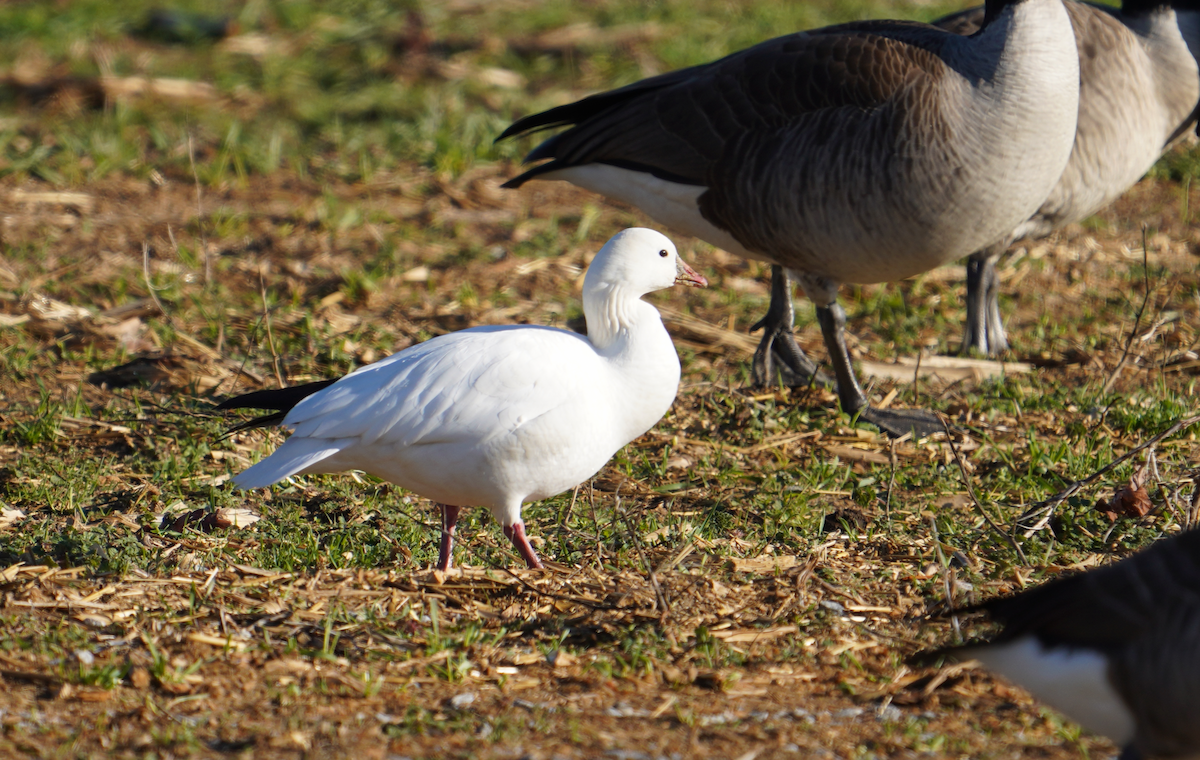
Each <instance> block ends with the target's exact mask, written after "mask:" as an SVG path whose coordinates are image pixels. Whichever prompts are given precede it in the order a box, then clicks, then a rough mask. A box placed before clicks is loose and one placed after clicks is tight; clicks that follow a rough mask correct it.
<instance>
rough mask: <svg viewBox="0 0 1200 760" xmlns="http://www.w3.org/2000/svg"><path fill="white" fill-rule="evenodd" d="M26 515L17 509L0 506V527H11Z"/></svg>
mask: <svg viewBox="0 0 1200 760" xmlns="http://www.w3.org/2000/svg"><path fill="white" fill-rule="evenodd" d="M26 517H28V515H26V514H25V513H24V512H22V511H21V510H19V509H10V508H9V507H0V528H11V527H12V526H13V525H15V524H16V523H18V522H20V521H21V520H24V519H25V518H26Z"/></svg>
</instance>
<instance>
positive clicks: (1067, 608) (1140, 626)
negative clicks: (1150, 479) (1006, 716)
mask: <svg viewBox="0 0 1200 760" xmlns="http://www.w3.org/2000/svg"><path fill="white" fill-rule="evenodd" d="M974 609H982V610H986V611H987V612H988V613H989V614H990V615H991V617H992V618H993V619H994V620H996V621H998V622H1000V623H1002V624H1003V625H1004V630H1003V632H1002V633H1000V635H999V636H997V637H996V638H995V639H994V640H993V641H990V642H987V643H982V644H969V645H967V646H963V647H956V648H953V649H948V650H943V651H942V652H940V653H938V654H942V655H945V656H948V657H949V658H951V659H954V660H960V661H961V660H972V659H978V660H979V661H981V662H982V663H983V664H984V665H986V666H987V667H989V668H991V669H992V670H995V671H996V672H997V673H1000V674H1001V675H1003V676H1004V677H1006V678H1008V679H1009V680H1011V681H1013V682H1015V683H1018V684H1020V685H1021V686H1023V687H1025V688H1026V689H1028V690H1029V691H1030V692H1031V693H1033V695H1034V696H1036V697H1038V698H1039V699H1042V700H1044V701H1045V702H1047V703H1048V704H1050V705H1052V706H1054V707H1056V708H1057V709H1059V710H1061V711H1062V712H1063V713H1065V714H1066V715H1067V716H1068V717H1070V718H1071V719H1072V720H1075V721H1076V722H1078V723H1079V724H1080V725H1082V726H1083V727H1084V728H1087V729H1088V730H1090V731H1092V732H1094V733H1097V734H1101V735H1103V736H1107V737H1108V738H1110V739H1112V740H1113V742H1115V743H1116V744H1117V745H1118V746H1120V747H1123V748H1124V751H1123V752H1122V753H1121V758H1122V760H1133V758H1144V759H1146V760H1148V759H1149V758H1187V757H1190V758H1200V530H1192V531H1188V532H1186V533H1182V534H1180V535H1177V536H1174V537H1172V538H1167V539H1164V540H1161V541H1159V542H1158V543H1156V544H1154V545H1153V546H1151V547H1150V548H1149V549H1146V550H1145V551H1143V552H1140V553H1139V554H1136V555H1134V556H1132V557H1130V558H1128V559H1126V560H1123V561H1121V562H1117V563H1116V564H1113V565H1109V566H1107V567H1104V568H1100V569H1099V570H1093V571H1091V572H1086V573H1082V574H1079V575H1075V576H1072V577H1069V578H1063V579H1059V580H1055V581H1051V582H1050V583H1047V584H1045V585H1043V586H1039V587H1037V588H1035V589H1032V590H1030V591H1025V592H1022V593H1020V594H1016V595H1014V596H1009V597H1004V598H1000V599H993V600H992V601H990V602H985V603H983V604H982V605H980V606H979V607H978V608H974ZM968 611H970V610H968Z"/></svg>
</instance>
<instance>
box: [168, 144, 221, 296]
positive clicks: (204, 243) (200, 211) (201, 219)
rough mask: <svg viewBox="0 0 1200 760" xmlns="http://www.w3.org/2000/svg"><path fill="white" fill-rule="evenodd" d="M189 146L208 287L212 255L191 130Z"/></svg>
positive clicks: (210, 277) (201, 247)
mask: <svg viewBox="0 0 1200 760" xmlns="http://www.w3.org/2000/svg"><path fill="white" fill-rule="evenodd" d="M187 146H188V163H190V164H191V166H192V179H193V180H194V181H195V184H196V229H197V230H199V231H200V249H201V250H202V251H203V252H204V287H206V288H207V287H211V286H212V257H211V256H209V255H208V240H207V239H205V237H204V210H203V207H202V206H201V205H200V174H199V173H198V172H197V171H196V150H195V147H194V146H193V145H192V133H191V132H188V142H187ZM167 229H168V230H169V229H170V228H169V227H168V228H167ZM172 242H174V241H172Z"/></svg>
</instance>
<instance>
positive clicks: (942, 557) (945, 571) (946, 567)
mask: <svg viewBox="0 0 1200 760" xmlns="http://www.w3.org/2000/svg"><path fill="white" fill-rule="evenodd" d="M929 528H930V530H931V532H932V533H933V548H934V550H935V551H937V556H938V565H939V566H940V567H941V568H942V587H943V588H944V589H945V592H946V611H947V613H948V614H949V615H950V623H951V625H953V626H954V640H955V641H956V642H961V641H962V631H961V630H959V627H958V616H957V615H955V614H954V586H952V585H951V584H950V563H949V562H947V561H946V554H945V553H944V552H943V551H942V539H941V537H940V536H938V529H937V516H936V515H934V516H932V517H930V518H929Z"/></svg>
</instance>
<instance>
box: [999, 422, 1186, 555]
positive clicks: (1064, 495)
mask: <svg viewBox="0 0 1200 760" xmlns="http://www.w3.org/2000/svg"><path fill="white" fill-rule="evenodd" d="M1197 422H1200V414H1194V415H1192V416H1191V417H1185V418H1184V419H1182V420H1179V421H1178V422H1176V423H1175V424H1174V425H1172V426H1171V427H1169V428H1167V429H1166V430H1164V431H1162V432H1161V433H1159V434H1158V435H1156V436H1154V437H1153V438H1151V439H1150V440H1148V441H1146V442H1145V443H1142V444H1141V445H1139V446H1137V447H1136V448H1133V449H1130V450H1129V451H1127V452H1125V454H1123V455H1122V456H1120V457H1118V458H1116V459H1114V460H1113V461H1111V462H1109V463H1108V464H1106V465H1104V466H1103V467H1101V468H1100V469H1099V470H1096V471H1095V472H1093V473H1092V474H1091V475H1088V476H1087V477H1086V478H1084V479H1082V480H1076V481H1074V482H1073V483H1071V485H1069V486H1067V487H1066V488H1064V489H1063V490H1061V491H1059V492H1058V493H1056V494H1055V495H1054V496H1052V497H1050V498H1049V499H1046V500H1045V501H1039V502H1037V503H1035V504H1033V505H1031V506H1030V507H1029V509H1027V510H1025V513H1024V514H1022V515H1021V516H1020V517H1018V518H1017V523H1018V524H1019V523H1020V522H1021V521H1022V520H1027V519H1029V518H1030V517H1033V515H1034V514H1036V513H1037V512H1039V511H1042V510H1045V512H1046V514H1045V515H1043V516H1042V517H1041V518H1040V519H1039V520H1038V521H1037V523H1036V524H1035V525H1034V526H1033V527H1032V528H1028V529H1027V530H1026V531H1025V537H1026V538H1028V537H1029V536H1031V535H1033V534H1034V533H1035V532H1037V531H1039V530H1041V529H1042V528H1044V527H1046V523H1048V522H1050V517H1051V516H1052V515H1053V514H1054V510H1055V508H1056V507H1057V506H1058V505H1059V504H1062V503H1063V502H1064V501H1066V500H1067V499H1069V498H1071V497H1072V496H1074V495H1075V494H1077V493H1078V492H1079V490H1080V489H1082V488H1083V487H1084V486H1087V485H1090V484H1092V483H1094V482H1095V481H1096V480H1098V479H1099V478H1101V477H1103V476H1104V475H1106V474H1108V473H1109V472H1111V471H1112V470H1113V469H1114V468H1116V467H1119V466H1120V465H1122V464H1124V463H1125V462H1126V461H1127V460H1128V459H1129V458H1130V457H1133V456H1136V455H1137V454H1138V453H1140V452H1142V451H1144V450H1146V449H1147V448H1150V447H1151V446H1157V445H1158V444H1159V442H1161V441H1162V440H1163V439H1165V438H1168V437H1169V436H1172V435H1174V434H1175V433H1177V432H1179V431H1180V430H1182V429H1184V428H1186V427H1190V426H1191V425H1194V424H1196V423H1197Z"/></svg>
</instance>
